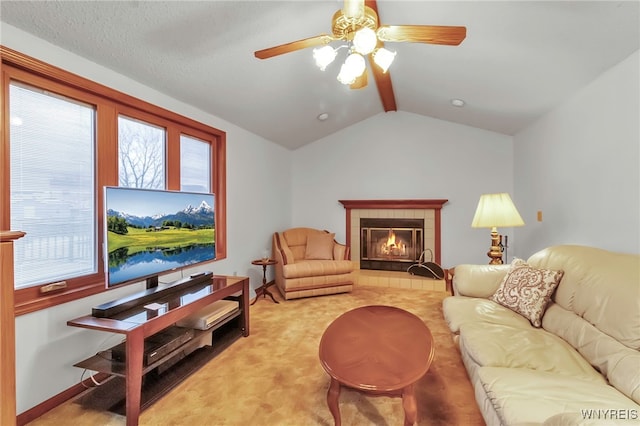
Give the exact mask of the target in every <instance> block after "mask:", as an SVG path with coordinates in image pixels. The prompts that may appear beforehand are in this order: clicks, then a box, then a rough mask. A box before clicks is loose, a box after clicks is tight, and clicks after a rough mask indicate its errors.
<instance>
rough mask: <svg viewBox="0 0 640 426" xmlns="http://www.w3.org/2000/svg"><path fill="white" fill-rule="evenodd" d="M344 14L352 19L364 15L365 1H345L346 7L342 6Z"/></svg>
mask: <svg viewBox="0 0 640 426" xmlns="http://www.w3.org/2000/svg"><path fill="white" fill-rule="evenodd" d="M342 14H343V15H344V16H345V17H347V18H351V19H357V18H360V17H361V16H364V1H362V0H353V1H345V2H344V7H343V8H342Z"/></svg>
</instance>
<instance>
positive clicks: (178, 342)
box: [111, 326, 194, 365]
mask: <svg viewBox="0 0 640 426" xmlns="http://www.w3.org/2000/svg"><path fill="white" fill-rule="evenodd" d="M193 337H194V330H193V329H192V328H185V327H176V326H171V327H169V328H167V329H164V330H162V331H160V332H158V333H156V334H154V335H152V336H149V337H147V338H146V339H144V353H143V356H142V361H143V362H144V365H151V364H153V363H154V362H156V361H158V360H159V359H161V358H163V357H165V356H167V355H169V354H170V353H171V352H173V351H175V350H176V349H178V348H179V347H180V346H182V345H184V344H185V343H187V342H188V341H190V340H191V339H193ZM111 358H112V359H114V360H116V361H126V359H127V345H126V342H122V343H120V344H119V345H117V346H114V347H113V348H111Z"/></svg>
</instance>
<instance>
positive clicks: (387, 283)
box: [353, 269, 447, 292]
mask: <svg viewBox="0 0 640 426" xmlns="http://www.w3.org/2000/svg"><path fill="white" fill-rule="evenodd" d="M353 274H354V276H355V285H356V286H371V287H390V288H406V289H419V290H430V291H439V292H446V291H447V285H446V282H445V280H434V279H431V278H427V277H421V276H418V275H411V274H409V273H408V272H396V271H374V270H369V269H356V270H355V271H354V272H353Z"/></svg>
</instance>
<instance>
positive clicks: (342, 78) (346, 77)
mask: <svg viewBox="0 0 640 426" xmlns="http://www.w3.org/2000/svg"><path fill="white" fill-rule="evenodd" d="M338 81H339V82H340V83H342V84H351V83H353V82H354V81H356V76H355V75H353V74H352V73H350V72H349V67H348V66H347V64H342V66H341V67H340V73H339V74H338Z"/></svg>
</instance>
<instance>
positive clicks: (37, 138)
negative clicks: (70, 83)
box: [9, 83, 98, 288]
mask: <svg viewBox="0 0 640 426" xmlns="http://www.w3.org/2000/svg"><path fill="white" fill-rule="evenodd" d="M10 99H11V102H10V111H9V115H10V136H9V139H10V171H11V173H10V182H11V183H10V188H11V189H10V194H11V229H20V230H23V231H25V232H26V233H27V235H29V238H28V239H27V238H23V239H21V240H18V241H17V242H16V244H15V248H14V258H15V285H16V288H21V287H26V286H30V285H34V284H40V283H45V282H51V281H59V280H64V279H66V278H71V277H76V276H82V275H87V274H93V273H96V272H97V266H96V264H97V257H98V256H97V245H96V230H95V228H96V227H95V225H96V222H95V217H96V211H95V210H96V209H95V192H94V188H95V185H94V170H93V164H94V146H95V137H94V136H95V124H94V120H95V110H94V108H93V107H92V106H90V105H85V104H82V103H79V102H76V101H74V100H72V99H68V98H64V97H61V96H57V95H53V94H50V93H46V92H43V91H42V90H38V89H35V88H33V87H29V86H25V85H20V84H15V83H12V84H11V86H10Z"/></svg>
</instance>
